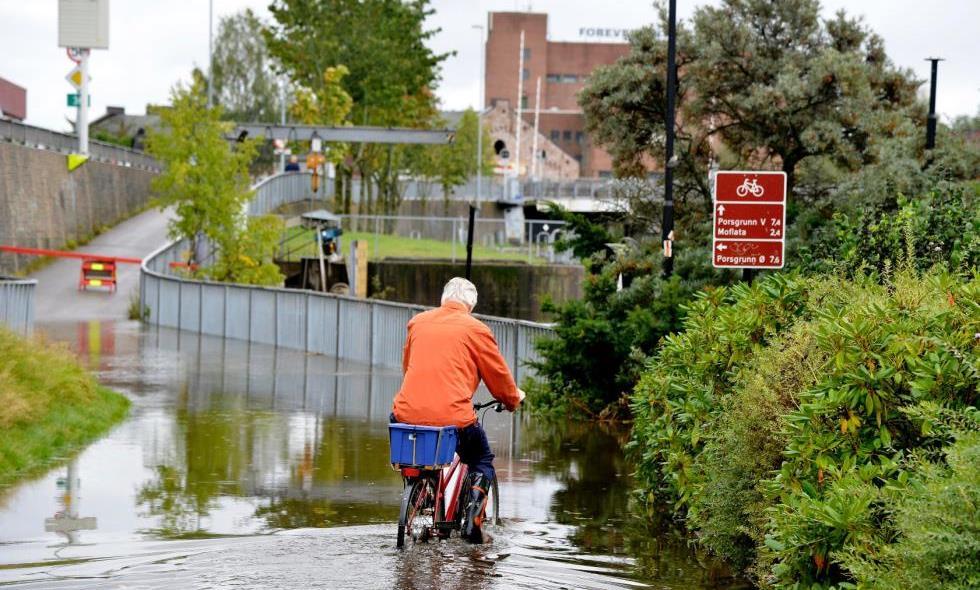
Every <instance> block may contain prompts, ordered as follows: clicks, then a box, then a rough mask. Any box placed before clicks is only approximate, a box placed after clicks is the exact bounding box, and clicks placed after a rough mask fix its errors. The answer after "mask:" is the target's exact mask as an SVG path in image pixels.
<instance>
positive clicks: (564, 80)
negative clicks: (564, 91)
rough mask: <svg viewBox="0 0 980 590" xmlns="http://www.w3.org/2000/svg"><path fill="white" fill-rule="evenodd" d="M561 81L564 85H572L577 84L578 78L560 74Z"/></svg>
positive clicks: (573, 75) (572, 75)
mask: <svg viewBox="0 0 980 590" xmlns="http://www.w3.org/2000/svg"><path fill="white" fill-rule="evenodd" d="M561 81H562V83H564V84H574V83H576V82H578V76H576V75H575V74H562V75H561Z"/></svg>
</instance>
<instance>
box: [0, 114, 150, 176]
mask: <svg viewBox="0 0 980 590" xmlns="http://www.w3.org/2000/svg"><path fill="white" fill-rule="evenodd" d="M0 140H3V141H7V142H10V143H15V144H19V145H24V146H27V147H32V148H37V149H42V150H51V151H55V152H60V153H63V154H70V153H73V152H77V151H78V136H77V135H73V134H70V133H59V132H57V131H51V130H50V129H44V128H42V127H35V126H33V125H27V124H25V123H18V122H16V121H8V120H5V119H0ZM89 159H90V160H93V161H96V162H105V163H107V164H114V165H116V166H125V167H127V168H136V169H138V170H148V171H150V172H160V164H159V163H158V162H157V161H156V160H155V159H153V158H152V157H150V156H149V155H147V154H145V153H143V152H138V151H136V150H131V149H129V148H125V147H122V146H118V145H114V144H111V143H105V142H101V141H96V140H89Z"/></svg>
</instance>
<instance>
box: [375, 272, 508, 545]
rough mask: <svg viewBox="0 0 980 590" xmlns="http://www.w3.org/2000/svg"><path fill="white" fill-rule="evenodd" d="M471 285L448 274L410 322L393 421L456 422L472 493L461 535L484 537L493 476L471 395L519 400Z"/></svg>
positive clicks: (459, 448) (478, 540) (490, 455)
mask: <svg viewBox="0 0 980 590" xmlns="http://www.w3.org/2000/svg"><path fill="white" fill-rule="evenodd" d="M476 299H477V292H476V286H475V285H473V283H471V282H470V281H468V280H466V279H463V278H459V277H456V278H453V279H450V281H449V282H448V283H446V286H445V288H444V289H443V292H442V301H441V303H442V305H441V307H438V308H436V309H432V310H429V311H426V312H424V313H420V314H419V315H417V316H415V317H413V318H412V319H411V320H410V321H409V322H408V336H407V337H406V338H405V350H404V354H403V357H402V371H403V373H404V378H403V380H402V386H401V389H400V390H399V391H398V394H397V395H396V396H395V402H394V405H393V407H392V420H393V421H397V422H402V423H406V424H419V425H423V426H455V427H456V429H457V439H458V442H457V446H456V453H457V454H458V455H459V458H460V461H462V462H463V463H465V464H466V466H467V467H468V468H469V474H470V475H469V477H470V489H471V492H470V498H469V502H468V503H467V512H466V514H465V522H466V525H465V526H464V529H463V531H462V535H463V538H464V539H466V540H468V541H471V542H475V543H481V542H483V530H482V524H483V511H484V508H485V505H486V498H487V490H488V488H489V486H490V483H491V482H492V481H493V480H494V479H495V477H496V474H495V473H494V469H493V452H492V451H491V450H490V443H489V441H488V440H487V433H486V432H485V431H484V430H483V427H482V426H480V422H479V421H478V420H477V417H476V412H475V411H474V410H473V394H474V393H475V392H476V388H477V387H478V386H479V385H480V380H481V379H482V380H483V382H484V383H485V384H486V386H487V389H489V390H490V394H491V395H493V397H495V398H496V399H497V400H498V401H500V402H501V403H502V404H503V405H504V406H505V407H506V408H507V409H508V410H510V411H511V412H513V411H515V410H516V409H517V407H518V406H519V405H520V404H521V402H522V401H523V400H524V392H523V391H522V390H520V389H519V388H518V387H517V385H516V384H515V383H514V378H513V376H511V374H510V369H508V367H507V363H506V361H504V358H503V357H502V356H501V354H500V350H499V349H498V348H497V341H496V340H495V339H494V337H493V332H491V331H490V328H489V327H487V325H486V324H484V323H483V322H481V321H480V320H478V319H476V318H474V317H473V316H472V315H470V314H471V312H472V311H473V308H474V307H476Z"/></svg>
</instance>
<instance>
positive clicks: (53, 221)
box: [0, 143, 154, 273]
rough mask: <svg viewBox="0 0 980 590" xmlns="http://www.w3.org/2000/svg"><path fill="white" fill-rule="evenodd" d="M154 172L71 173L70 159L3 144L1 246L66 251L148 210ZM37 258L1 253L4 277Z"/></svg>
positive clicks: (101, 168) (100, 168) (89, 168)
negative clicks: (102, 229)
mask: <svg viewBox="0 0 980 590" xmlns="http://www.w3.org/2000/svg"><path fill="white" fill-rule="evenodd" d="M153 176H154V174H153V173H152V172H147V171H144V170H137V169H134V168H126V167H123V166H117V165H113V164H107V163H102V162H92V161H90V162H87V163H86V164H84V165H83V166H81V167H80V168H78V169H76V170H75V171H74V172H68V168H67V165H66V158H65V155H64V154H60V153H57V152H51V151H46V150H38V149H34V148H30V147H24V146H19V145H14V144H9V143H0V244H3V245H8V246H24V247H30V248H52V249H59V248H63V247H64V246H65V244H66V243H68V242H69V241H79V240H81V239H84V238H86V237H89V236H91V235H92V234H93V233H94V232H95V230H96V228H98V227H100V226H111V225H114V224H115V223H116V222H118V221H120V220H122V219H124V218H126V217H128V216H130V215H132V214H133V213H134V212H136V211H138V210H139V209H141V208H143V207H144V206H146V204H147V202H148V201H149V198H150V180H151V179H152V178H153ZM30 260H31V258H29V257H26V256H15V255H12V254H6V253H0V273H4V272H7V273H13V272H16V271H18V270H19V269H20V268H22V267H23V266H24V265H25V264H27V263H28V262H29V261H30Z"/></svg>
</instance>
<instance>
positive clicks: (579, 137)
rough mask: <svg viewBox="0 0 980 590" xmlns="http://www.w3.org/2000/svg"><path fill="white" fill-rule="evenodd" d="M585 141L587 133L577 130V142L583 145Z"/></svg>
mask: <svg viewBox="0 0 980 590" xmlns="http://www.w3.org/2000/svg"><path fill="white" fill-rule="evenodd" d="M584 141H585V134H584V133H582V132H581V131H576V132H575V143H577V144H579V145H582V142H584Z"/></svg>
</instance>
